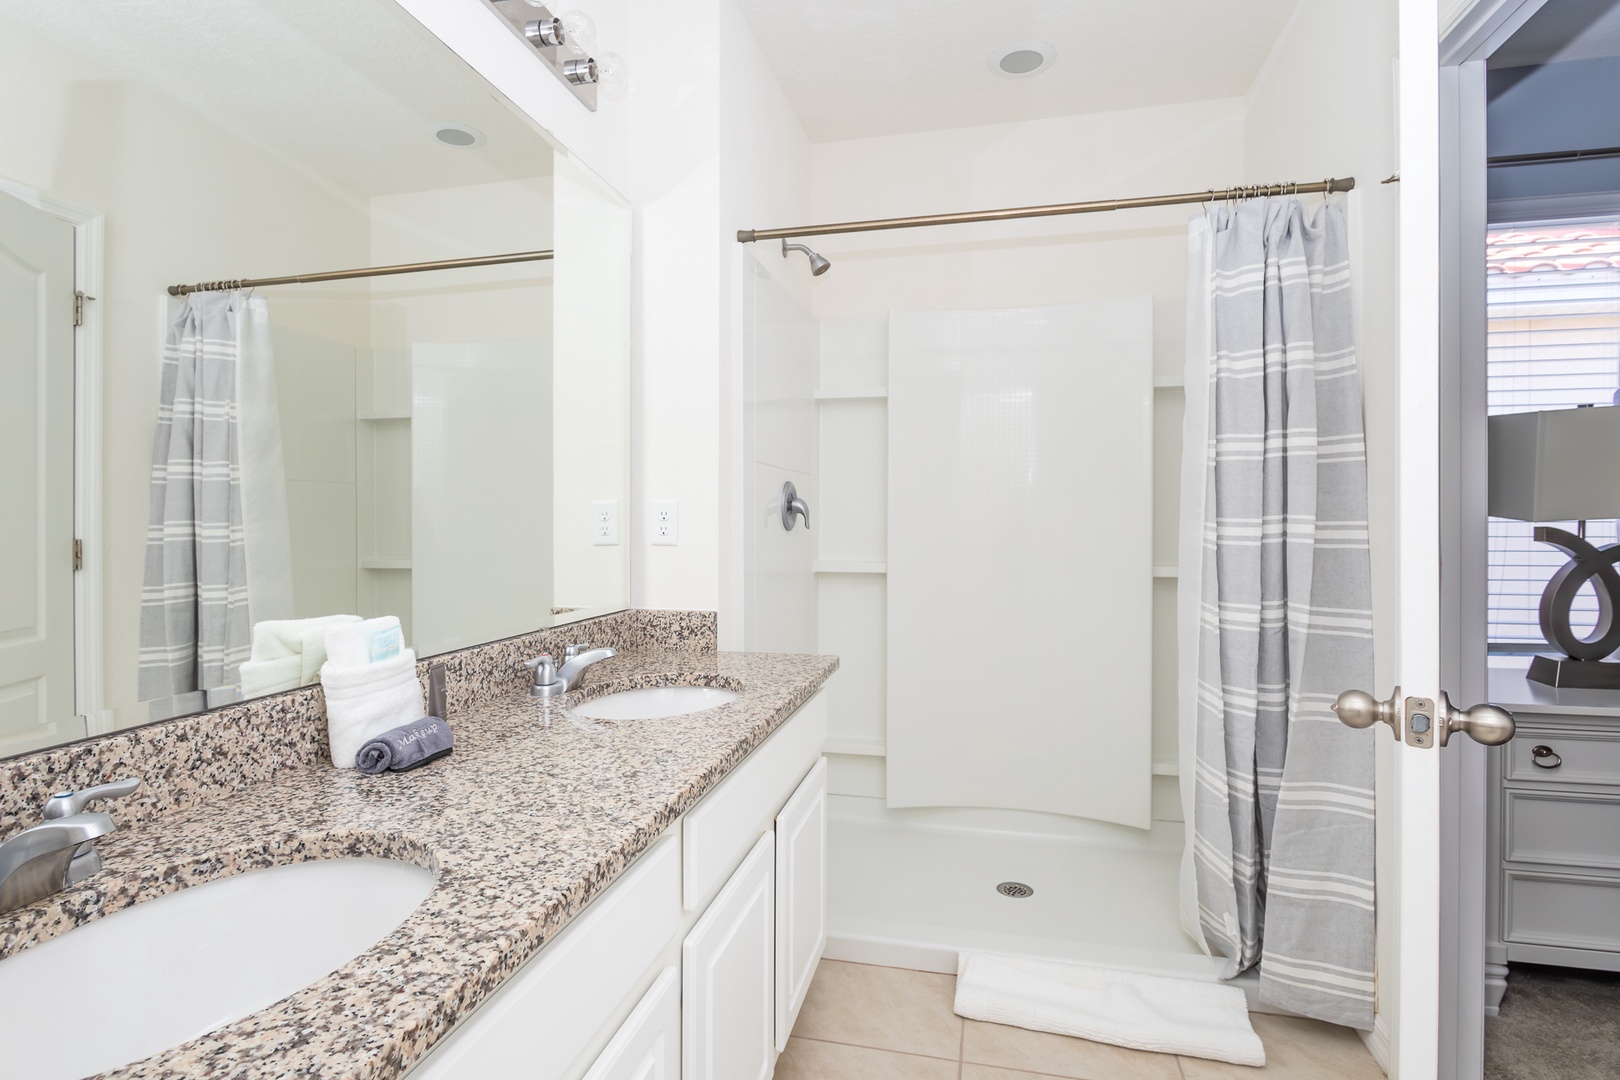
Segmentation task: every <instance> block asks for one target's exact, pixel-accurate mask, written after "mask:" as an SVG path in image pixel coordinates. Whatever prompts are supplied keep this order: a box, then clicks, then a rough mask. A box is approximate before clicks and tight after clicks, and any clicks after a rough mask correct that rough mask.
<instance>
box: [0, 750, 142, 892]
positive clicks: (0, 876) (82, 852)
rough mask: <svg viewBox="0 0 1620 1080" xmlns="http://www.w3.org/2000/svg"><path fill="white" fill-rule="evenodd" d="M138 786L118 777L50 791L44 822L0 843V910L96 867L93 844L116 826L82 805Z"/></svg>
mask: <svg viewBox="0 0 1620 1080" xmlns="http://www.w3.org/2000/svg"><path fill="white" fill-rule="evenodd" d="M140 786H141V782H140V781H139V780H136V779H130V780H119V781H116V782H114V783H111V784H101V785H99V786H98V787H92V788H85V789H84V790H83V791H64V792H59V793H58V794H55V795H52V796H51V797H50V799H49V800H47V801H46V803H45V810H44V812H43V815H42V816H43V817H44V818H45V820H44V821H42V822H40V823H39V824H38V825H35V826H34V827H33V828H30V829H24V830H23V831H22V832H20V833H18V834H17V835H15V836H13V837H11V839H9V840H7V841H6V842H5V843H3V844H0V911H10V910H11V909H12V908H18V907H22V906H23V905H24V904H32V903H33V902H34V901H35V900H43V899H44V898H45V897H47V896H50V895H51V894H52V893H57V892H61V891H62V890H63V889H65V888H67V887H68V886H69V885H73V884H75V883H77V882H80V881H83V880H84V879H85V878H87V877H89V876H90V875H91V874H94V873H96V872H97V871H98V870H100V869H101V854H100V853H99V852H98V851H96V844H95V842H96V840H97V839H99V838H100V837H103V836H106V835H107V834H108V833H111V832H113V831H114V830H116V829H117V826H116V825H114V824H113V819H112V818H111V817H109V816H108V815H106V814H87V813H85V807H86V806H88V805H90V804H91V803H93V802H95V801H97V800H99V799H118V798H122V797H123V796H125V795H129V794H131V793H132V792H134V790H135V789H136V788H138V787H140Z"/></svg>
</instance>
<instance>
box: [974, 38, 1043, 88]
mask: <svg viewBox="0 0 1620 1080" xmlns="http://www.w3.org/2000/svg"><path fill="white" fill-rule="evenodd" d="M1056 59H1057V52H1056V51H1055V50H1054V49H1053V48H1052V46H1050V45H1048V44H1047V43H1046V42H1044V41H1019V42H1015V43H1013V44H1011V45H1008V46H1006V47H1004V48H1000V49H997V50H996V51H995V52H993V53H991V54H990V70H991V71H993V72H995V73H996V74H997V75H1000V76H1002V77H1003V78H1008V79H1027V78H1029V77H1030V76H1031V75H1039V74H1040V73H1041V72H1043V71H1045V70H1046V69H1047V68H1049V67H1051V66H1052V62H1053V61H1054V60H1056Z"/></svg>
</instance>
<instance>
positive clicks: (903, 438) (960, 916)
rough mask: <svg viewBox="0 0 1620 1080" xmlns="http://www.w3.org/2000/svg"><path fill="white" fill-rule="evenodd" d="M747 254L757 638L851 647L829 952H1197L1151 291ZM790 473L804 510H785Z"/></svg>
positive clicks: (832, 694)
mask: <svg viewBox="0 0 1620 1080" xmlns="http://www.w3.org/2000/svg"><path fill="white" fill-rule="evenodd" d="M748 258H749V260H750V261H752V256H749V257H748ZM750 269H751V272H750V273H748V274H747V275H745V279H746V282H747V284H746V285H745V293H746V295H745V309H746V315H745V318H746V319H747V320H748V323H749V327H750V330H751V334H750V336H749V344H748V351H749V378H748V380H747V389H748V405H749V410H748V411H749V413H750V414H751V418H752V419H753V422H754V423H755V424H756V425H760V426H761V430H763V429H764V428H768V429H769V431H770V434H769V435H765V436H764V437H763V438H762V439H760V440H758V441H757V442H756V441H753V440H751V442H753V445H754V446H755V453H754V456H753V458H752V460H751V461H750V471H751V473H752V474H753V475H752V478H751V483H750V490H751V491H753V492H754V493H755V505H754V510H755V513H754V514H753V515H752V519H751V522H750V540H749V542H750V548H751V556H752V557H751V559H750V563H749V565H750V571H749V573H750V580H749V583H748V584H749V593H750V597H751V603H750V616H751V617H750V620H749V623H748V626H749V637H750V640H749V642H748V646H749V647H750V648H776V649H811V648H813V649H817V650H819V651H822V652H831V653H836V654H838V655H839V656H840V657H841V658H842V666H841V668H840V671H839V674H838V675H837V676H836V677H835V678H834V679H833V680H832V682H831V683H830V684H829V685H828V688H827V690H826V693H827V695H828V698H829V724H830V733H829V735H830V737H829V739H828V742H827V745H826V748H825V749H826V752H827V754H828V757H829V762H830V768H831V772H830V777H831V789H832V791H833V795H832V797H831V802H830V806H829V826H828V827H829V842H828V851H829V856H828V858H829V886H828V888H829V894H828V923H829V927H828V932H829V940H828V950H827V955H828V956H830V957H833V958H835V959H846V960H855V961H864V962H869V963H883V964H892V965H897V966H905V967H913V968H921V969H927V970H936V971H947V972H954V971H955V970H956V954H957V952H958V951H959V950H961V949H965V948H982V949H992V950H996V951H1001V952H1015V953H1027V954H1031V955H1039V956H1046V957H1068V958H1073V959H1090V960H1095V961H1100V962H1106V963H1110V964H1115V965H1120V966H1124V967H1129V968H1132V969H1135V970H1144V971H1156V972H1174V973H1182V974H1194V975H1207V974H1209V973H1210V972H1211V971H1212V970H1213V968H1212V966H1211V965H1210V963H1209V961H1208V960H1207V959H1205V958H1204V957H1203V956H1202V954H1201V953H1200V952H1199V951H1198V949H1197V947H1196V946H1195V945H1194V944H1193V943H1192V941H1191V940H1189V939H1188V938H1187V937H1186V936H1185V935H1183V934H1182V932H1181V930H1180V928H1179V924H1178V915H1177V900H1176V881H1177V867H1178V862H1179V859H1180V852H1181V829H1180V822H1179V820H1178V819H1179V816H1180V814H1179V809H1178V806H1177V799H1176V793H1175V787H1174V783H1175V781H1174V775H1173V774H1174V771H1175V770H1174V760H1173V757H1168V758H1167V757H1166V756H1165V748H1167V747H1168V748H1169V750H1170V752H1171V753H1173V746H1174V732H1173V723H1174V716H1173V709H1172V710H1171V711H1170V713H1169V714H1168V715H1167V716H1166V717H1165V723H1168V724H1169V725H1170V729H1169V730H1168V731H1167V732H1166V733H1165V735H1164V736H1162V737H1161V738H1159V739H1158V740H1157V742H1158V743H1159V744H1160V746H1159V756H1158V757H1157V758H1156V757H1155V738H1154V734H1155V732H1154V729H1155V723H1154V712H1155V703H1154V683H1155V679H1154V668H1155V666H1156V665H1158V664H1159V661H1158V660H1157V659H1156V650H1155V648H1154V641H1155V630H1156V621H1157V620H1161V619H1162V620H1170V619H1173V617H1174V591H1173V587H1172V588H1165V587H1164V586H1165V585H1169V586H1173V584H1174V582H1173V579H1171V578H1168V577H1166V576H1163V575H1167V574H1168V573H1170V572H1171V571H1170V569H1169V568H1168V567H1166V566H1164V565H1161V566H1159V567H1158V569H1157V573H1158V574H1159V575H1161V576H1158V577H1156V576H1155V573H1156V570H1155V565H1154V557H1155V556H1154V551H1155V548H1154V546H1153V545H1152V544H1151V543H1150V542H1149V538H1150V537H1151V536H1152V534H1153V533H1154V530H1155V525H1154V507H1155V502H1156V501H1157V502H1160V503H1162V502H1164V501H1165V500H1162V499H1159V500H1156V499H1155V491H1154V476H1155V461H1156V460H1157V457H1158V456H1160V454H1162V453H1164V452H1172V453H1173V452H1174V450H1175V448H1176V445H1177V443H1176V439H1175V435H1176V433H1177V431H1178V428H1179V414H1178V409H1179V400H1178V399H1179V394H1178V393H1177V390H1178V388H1177V387H1176V386H1175V385H1174V384H1173V380H1171V379H1169V378H1162V379H1160V380H1159V382H1160V385H1158V386H1157V387H1156V386H1155V382H1154V375H1153V325H1154V320H1153V298H1152V297H1151V296H1150V295H1137V296H1129V297H1122V298H1117V299H1110V300H1102V301H1092V302H1080V303H1074V304H1068V305H1054V306H1047V307H1041V308H1022V309H1002V310H980V311H973V312H958V311H922V310H914V311H896V312H894V313H892V314H888V315H876V316H861V317H854V318H842V319H840V318H832V319H821V320H818V319H814V318H813V317H812V316H811V315H810V313H809V312H808V311H807V310H806V309H805V308H804V307H803V305H802V304H799V303H798V302H797V301H795V300H794V298H793V296H792V293H791V288H790V285H789V284H784V282H783V281H781V280H778V279H777V277H776V276H775V275H773V274H772V273H771V272H769V271H767V270H765V269H764V268H763V267H760V266H758V264H754V265H753V266H751V268H750ZM796 391H797V393H796ZM800 395H802V396H800ZM796 397H797V398H798V400H795V399H796ZM1161 399H1163V400H1161ZM1156 420H1158V422H1159V423H1158V426H1165V425H1166V424H1168V426H1169V428H1170V430H1169V437H1168V439H1165V438H1161V439H1160V446H1159V447H1158V453H1156V452H1155V440H1154V432H1155V426H1156V424H1155V421H1156ZM795 464H798V465H799V467H798V468H794V467H793V466H794V465H795ZM1158 472H1159V474H1160V475H1169V476H1171V477H1173V475H1174V470H1173V468H1172V469H1171V470H1169V472H1168V474H1166V473H1165V471H1164V470H1162V469H1160V470H1158ZM784 479H791V480H793V482H794V484H795V486H796V487H797V488H798V490H799V491H800V493H801V495H803V496H804V497H805V498H806V499H807V501H809V502H810V504H811V508H812V525H811V529H810V530H809V531H808V532H805V531H804V530H802V529H796V530H794V531H793V532H791V533H788V532H784V531H783V529H782V526H781V523H780V519H779V516H778V515H776V514H775V513H774V508H775V505H776V504H775V499H776V498H777V497H779V491H780V487H781V483H782V481H783V480H784ZM1168 498H1169V501H1171V502H1172V503H1173V498H1174V493H1173V492H1171V493H1170V495H1169V496H1168ZM1167 527H1168V529H1169V533H1168V534H1167V536H1166V537H1165V538H1164V542H1163V544H1161V545H1160V547H1159V550H1161V551H1165V552H1173V550H1174V521H1173V520H1172V521H1170V522H1168V523H1167ZM1161 593H1162V594H1164V595H1163V596H1159V595H1158V594H1161ZM1156 601H1157V602H1156ZM1157 629H1158V630H1159V636H1160V639H1161V640H1162V639H1163V638H1164V637H1165V636H1166V635H1168V636H1169V637H1170V639H1171V640H1173V636H1174V627H1173V623H1166V624H1165V625H1164V626H1163V627H1157ZM1171 660H1172V668H1173V654H1172V656H1171ZM1162 674H1163V675H1164V676H1165V677H1167V678H1168V679H1169V680H1170V682H1169V684H1168V685H1170V686H1172V687H1173V670H1167V671H1165V672H1163V673H1162ZM1162 684H1163V680H1162V679H1161V685H1162ZM1171 704H1172V706H1173V701H1172V703H1171ZM1161 726H1162V725H1161ZM1013 883H1016V884H1022V885H1025V886H1028V888H1029V889H1031V890H1033V892H1032V893H1031V894H1030V895H1028V896H1008V895H1005V893H1004V892H1003V891H998V886H1002V885H1004V884H1007V885H1009V890H1008V891H1012V892H1018V891H1020V890H1018V889H1016V888H1012V887H1011V884H1013Z"/></svg>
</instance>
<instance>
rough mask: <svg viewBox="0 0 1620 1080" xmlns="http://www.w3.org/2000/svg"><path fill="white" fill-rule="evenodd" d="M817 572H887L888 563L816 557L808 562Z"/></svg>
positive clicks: (811, 568)
mask: <svg viewBox="0 0 1620 1080" xmlns="http://www.w3.org/2000/svg"><path fill="white" fill-rule="evenodd" d="M810 570H811V572H813V573H817V574H887V573H888V572H889V564H888V563H883V562H868V561H862V560H858V559H817V560H816V561H815V562H813V563H811V564H810Z"/></svg>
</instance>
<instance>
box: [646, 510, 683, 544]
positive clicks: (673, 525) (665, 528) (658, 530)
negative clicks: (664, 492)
mask: <svg viewBox="0 0 1620 1080" xmlns="http://www.w3.org/2000/svg"><path fill="white" fill-rule="evenodd" d="M679 535H680V517H679V515H678V514H677V513H676V511H675V500H674V499H654V500H653V504H652V542H653V543H655V544H663V545H665V546H666V547H674V546H675V541H676V538H677V537H679Z"/></svg>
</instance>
